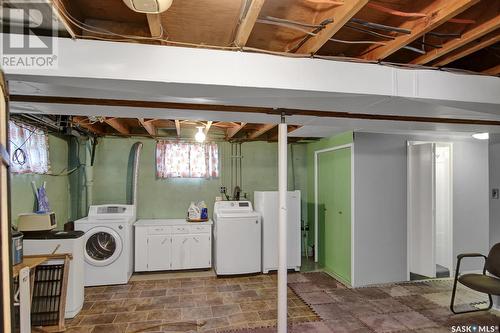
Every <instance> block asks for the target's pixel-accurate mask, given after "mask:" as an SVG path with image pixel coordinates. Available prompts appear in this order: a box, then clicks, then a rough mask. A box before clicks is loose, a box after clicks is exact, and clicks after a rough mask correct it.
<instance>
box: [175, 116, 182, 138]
mask: <svg viewBox="0 0 500 333" xmlns="http://www.w3.org/2000/svg"><path fill="white" fill-rule="evenodd" d="M175 130H176V132H177V137H178V138H180V137H181V122H180V120H177V119H176V120H175Z"/></svg>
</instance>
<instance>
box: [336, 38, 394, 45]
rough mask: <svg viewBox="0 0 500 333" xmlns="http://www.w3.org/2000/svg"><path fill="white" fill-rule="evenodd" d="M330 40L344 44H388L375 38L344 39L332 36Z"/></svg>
mask: <svg viewBox="0 0 500 333" xmlns="http://www.w3.org/2000/svg"><path fill="white" fill-rule="evenodd" d="M328 40H329V41H330V42H336V43H343V44H375V45H387V43H385V42H377V41H373V40H343V39H336V38H330V39H328Z"/></svg>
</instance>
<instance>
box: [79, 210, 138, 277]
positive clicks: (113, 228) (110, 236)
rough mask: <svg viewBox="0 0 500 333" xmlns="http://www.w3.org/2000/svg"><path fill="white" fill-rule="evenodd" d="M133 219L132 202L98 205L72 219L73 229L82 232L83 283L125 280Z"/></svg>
mask: <svg viewBox="0 0 500 333" xmlns="http://www.w3.org/2000/svg"><path fill="white" fill-rule="evenodd" d="M135 220H136V211H135V206H133V205H98V206H90V209H89V215H88V216H87V217H86V218H83V219H80V220H77V221H75V230H81V231H83V232H85V241H84V242H85V251H84V258H85V272H84V276H85V279H84V280H85V286H100V285H110V284H125V283H127V282H128V280H129V279H130V276H132V272H133V267H134V265H133V252H134V234H133V223H134V222H135Z"/></svg>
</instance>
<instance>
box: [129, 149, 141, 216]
mask: <svg viewBox="0 0 500 333" xmlns="http://www.w3.org/2000/svg"><path fill="white" fill-rule="evenodd" d="M142 146H143V144H142V142H136V143H134V146H133V148H134V174H133V179H132V186H133V188H132V202H131V204H132V205H134V206H135V207H137V183H138V179H139V162H140V159H141V151H142Z"/></svg>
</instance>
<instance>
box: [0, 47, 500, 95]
mask: <svg viewBox="0 0 500 333" xmlns="http://www.w3.org/2000/svg"><path fill="white" fill-rule="evenodd" d="M194 69H196V70H194ZM6 74H7V78H8V79H20V80H41V81H42V82H49V83H52V84H57V83H58V82H63V81H64V79H65V78H66V79H69V80H71V81H75V80H81V79H87V80H88V79H90V80H94V81H96V82H97V81H104V80H112V82H114V81H117V82H125V83H126V85H127V84H128V85H131V86H134V87H136V88H138V91H140V92H142V93H145V94H147V93H148V92H147V91H142V90H141V88H140V83H145V82H149V83H153V85H154V84H156V85H159V86H161V85H162V84H165V83H175V84H177V85H207V86H212V87H218V88H224V87H228V86H233V87H234V86H235V87H242V88H259V89H291V90H302V91H305V92H327V93H342V94H363V95H379V96H399V97H411V98H423V99H435V100H448V101H461V102H471V103H492V104H500V94H498V91H500V79H498V78H495V77H488V76H476V75H463V74H453V73H448V72H440V71H431V70H415V69H402V68H394V67H387V66H381V65H377V64H361V63H351V62H339V61H327V60H319V59H309V58H287V57H281V56H273V55H265V54H257V53H244V52H232V51H219V50H208V49H199V48H196V49H195V48H182V47H173V46H162V45H145V44H135V43H120V42H102V41H91V40H76V41H74V40H70V39H65V38H60V39H59V40H58V68H57V69H44V70H41V69H36V68H30V69H26V70H12V69H9V70H7V73H6ZM107 83H108V84H109V81H108V82H107ZM464 91H466V92H467V93H466V94H464Z"/></svg>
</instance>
